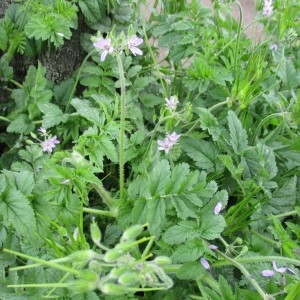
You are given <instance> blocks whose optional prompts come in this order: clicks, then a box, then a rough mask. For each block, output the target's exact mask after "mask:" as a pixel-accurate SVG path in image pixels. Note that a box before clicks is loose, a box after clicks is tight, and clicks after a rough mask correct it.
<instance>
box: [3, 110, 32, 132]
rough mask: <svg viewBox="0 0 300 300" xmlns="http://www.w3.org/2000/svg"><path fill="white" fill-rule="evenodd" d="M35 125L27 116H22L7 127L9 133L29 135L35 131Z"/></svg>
mask: <svg viewBox="0 0 300 300" xmlns="http://www.w3.org/2000/svg"><path fill="white" fill-rule="evenodd" d="M33 129H34V124H33V123H31V122H30V120H29V119H28V117H27V115H25V114H20V115H18V116H17V118H16V119H15V120H13V121H12V122H11V123H10V124H9V125H8V127H7V129H6V130H7V132H15V133H25V134H27V133H29V132H31V131H33Z"/></svg>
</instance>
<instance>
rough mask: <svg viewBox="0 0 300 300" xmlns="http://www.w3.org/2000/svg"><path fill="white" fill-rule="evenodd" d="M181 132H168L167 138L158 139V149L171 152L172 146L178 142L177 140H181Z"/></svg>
mask: <svg viewBox="0 0 300 300" xmlns="http://www.w3.org/2000/svg"><path fill="white" fill-rule="evenodd" d="M179 138H180V134H177V133H176V132H175V131H174V132H173V133H171V134H167V136H166V138H165V139H164V140H158V141H157V144H158V146H159V147H158V150H160V151H162V150H163V151H165V153H167V154H168V153H169V152H170V150H171V148H172V147H173V146H174V145H175V144H176V142H177V141H178V140H179Z"/></svg>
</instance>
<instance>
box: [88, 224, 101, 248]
mask: <svg viewBox="0 0 300 300" xmlns="http://www.w3.org/2000/svg"><path fill="white" fill-rule="evenodd" d="M90 231H91V237H92V240H93V242H94V243H95V244H99V243H100V241H101V231H100V229H99V227H98V225H97V223H96V222H95V221H93V222H92V223H91V225H90Z"/></svg>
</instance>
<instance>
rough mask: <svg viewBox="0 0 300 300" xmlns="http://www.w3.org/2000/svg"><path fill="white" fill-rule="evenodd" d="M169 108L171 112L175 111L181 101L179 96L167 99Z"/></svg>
mask: <svg viewBox="0 0 300 300" xmlns="http://www.w3.org/2000/svg"><path fill="white" fill-rule="evenodd" d="M165 101H166V106H167V108H169V109H171V110H175V109H176V106H177V104H178V103H179V101H178V100H177V96H171V97H170V99H168V98H165Z"/></svg>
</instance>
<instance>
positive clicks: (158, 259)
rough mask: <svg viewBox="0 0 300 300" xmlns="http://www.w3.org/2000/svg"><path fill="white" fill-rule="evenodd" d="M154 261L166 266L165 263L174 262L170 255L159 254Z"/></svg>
mask: <svg viewBox="0 0 300 300" xmlns="http://www.w3.org/2000/svg"><path fill="white" fill-rule="evenodd" d="M153 262H154V263H155V264H157V265H158V266H165V265H170V264H172V261H171V259H170V258H169V257H168V256H158V257H156V258H155V259H154V260H153Z"/></svg>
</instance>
